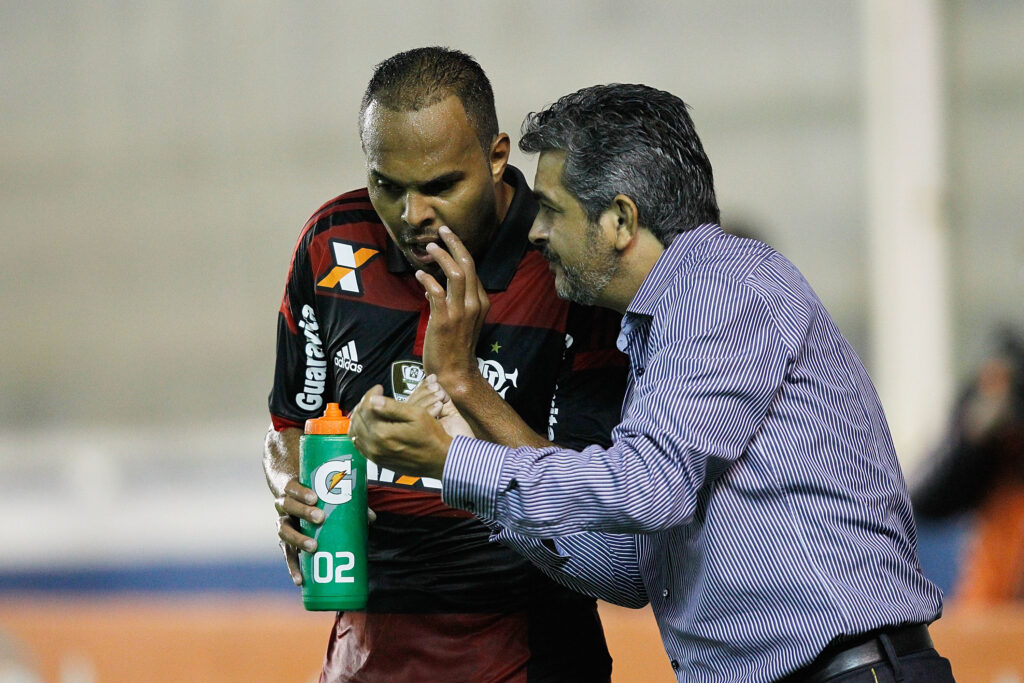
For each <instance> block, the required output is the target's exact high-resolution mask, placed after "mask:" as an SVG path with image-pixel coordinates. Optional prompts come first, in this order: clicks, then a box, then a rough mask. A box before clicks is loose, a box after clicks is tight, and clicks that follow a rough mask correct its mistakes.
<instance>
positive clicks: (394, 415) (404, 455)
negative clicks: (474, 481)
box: [349, 384, 452, 479]
mask: <svg viewBox="0 0 1024 683" xmlns="http://www.w3.org/2000/svg"><path fill="white" fill-rule="evenodd" d="M349 436H351V437H352V443H353V444H354V445H355V447H356V448H358V449H359V452H360V453H362V454H363V455H365V456H366V457H367V458H369V459H370V460H372V461H373V462H375V463H377V464H378V465H380V466H381V467H387V468H388V469H391V470H394V471H396V472H402V473H403V474H411V475H415V476H420V477H433V478H435V479H440V478H441V473H442V472H443V471H444V461H445V459H446V458H447V457H448V446H450V445H451V442H452V437H451V436H449V435H448V434H447V433H446V432H445V430H444V426H443V425H441V423H440V422H439V421H438V420H437V419H436V418H435V417H433V416H432V415H430V413H429V412H427V410H426V409H424V408H423V407H422V406H420V405H409V403H408V402H406V403H399V402H398V401H396V400H394V399H391V398H387V397H386V396H384V388H383V387H381V385H379V384H378V385H376V386H375V387H373V388H372V389H370V390H369V391H367V392H366V394H365V395H364V396H363V398H362V400H361V401H359V405H357V406H356V409H355V410H353V411H352V415H351V424H350V426H349Z"/></svg>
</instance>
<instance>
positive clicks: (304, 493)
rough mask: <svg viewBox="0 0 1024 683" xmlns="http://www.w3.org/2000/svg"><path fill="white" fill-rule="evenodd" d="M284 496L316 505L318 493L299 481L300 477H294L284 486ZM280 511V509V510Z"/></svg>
mask: <svg viewBox="0 0 1024 683" xmlns="http://www.w3.org/2000/svg"><path fill="white" fill-rule="evenodd" d="M284 497H285V498H294V499H295V500H301V501H302V502H303V503H305V504H306V505H316V493H314V492H313V489H310V488H306V487H305V486H303V485H302V484H300V483H299V479H298V477H292V478H291V479H290V480H289V481H288V483H287V484H285V486H284ZM279 512H280V511H279Z"/></svg>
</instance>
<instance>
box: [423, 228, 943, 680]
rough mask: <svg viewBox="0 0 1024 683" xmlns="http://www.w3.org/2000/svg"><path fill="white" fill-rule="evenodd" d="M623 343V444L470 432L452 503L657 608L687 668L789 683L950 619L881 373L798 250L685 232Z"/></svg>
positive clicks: (462, 446)
mask: <svg viewBox="0 0 1024 683" xmlns="http://www.w3.org/2000/svg"><path fill="white" fill-rule="evenodd" d="M619 346H620V348H621V349H622V350H623V351H625V352H626V353H627V354H628V356H629V359H630V364H631V368H630V383H629V388H628V389H627V393H626V397H625V399H624V401H623V408H622V421H621V423H620V424H619V425H618V426H617V427H616V428H615V430H614V431H613V432H612V439H613V444H612V446H611V447H610V448H607V449H604V448H600V447H597V446H592V447H589V448H587V449H585V450H583V451H571V450H566V449H559V448H557V447H551V448H543V449H536V448H518V449H510V448H505V447H503V446H498V445H495V444H490V443H487V442H483V441H478V440H475V439H468V438H466V437H457V438H456V439H454V440H453V442H452V445H451V448H450V449H449V452H448V460H447V462H446V464H445V469H444V476H443V497H444V501H445V502H446V503H447V504H448V505H451V506H454V507H459V508H462V509H465V510H469V511H472V512H474V513H476V514H477V515H478V516H480V517H481V518H483V519H485V520H488V521H489V522H490V523H491V524H492V527H493V528H494V532H495V533H494V535H493V536H492V539H493V540H497V541H499V542H502V543H504V544H506V545H509V546H511V547H513V548H515V549H516V550H518V551H519V552H520V553H522V554H523V555H525V556H527V557H528V558H530V560H531V561H533V562H534V563H535V564H536V565H537V566H539V567H540V568H541V569H542V570H544V571H545V572H546V573H548V574H549V575H551V576H552V577H553V578H555V579H556V580H558V581H560V582H561V583H563V584H565V585H567V586H570V587H572V588H575V589H577V590H579V591H581V592H584V593H588V594H590V595H594V596H596V597H599V598H601V599H604V600H607V601H610V602H614V603H617V604H621V605H626V606H630V607H640V606H642V605H644V604H646V603H647V602H650V603H651V605H652V608H653V610H654V614H655V616H656V618H657V620H658V625H659V628H660V631H661V636H662V640H663V642H664V645H665V650H666V652H667V653H668V656H669V659H670V660H671V662H672V667H673V669H675V671H676V674H677V677H678V679H679V680H680V681H772V680H775V679H777V678H779V677H781V676H784V675H786V674H788V673H790V672H792V671H795V670H797V669H799V668H800V667H802V666H804V665H806V664H808V663H809V662H811V661H812V660H813V659H814V658H815V656H816V655H817V654H818V653H819V652H821V650H822V649H824V648H825V647H826V646H827V645H828V644H829V643H830V642H831V641H833V640H835V639H839V638H843V637H849V636H855V635H859V634H863V633H867V632H869V631H872V630H875V629H878V628H881V627H886V626H897V625H902V624H915V623H928V622H931V621H933V620H934V619H936V618H937V617H938V616H939V614H940V613H941V606H942V599H941V594H940V592H939V590H938V588H936V586H935V585H934V584H932V583H931V582H930V581H928V579H926V578H925V577H924V575H923V574H922V573H921V568H920V565H919V564H918V560H917V548H916V546H917V538H916V532H915V528H914V521H913V517H912V514H911V507H910V501H909V498H908V496H907V491H906V486H905V483H904V480H903V475H902V473H901V471H900V466H899V463H898V461H897V458H896V453H895V450H894V448H893V444H892V439H891V437H890V435H889V429H888V426H887V425H886V422H885V417H884V415H883V413H882V408H881V405H880V404H879V401H878V397H877V395H876V393H875V390H874V387H873V386H872V384H871V381H870V379H869V378H868V376H867V373H866V372H865V370H864V367H863V365H862V364H861V362H860V360H859V359H858V358H857V356H856V354H855V353H854V351H853V349H852V348H851V347H850V345H849V343H848V342H847V341H846V340H845V339H844V338H843V336H842V335H841V334H840V332H839V330H838V329H837V328H836V326H835V324H834V323H833V321H832V320H831V318H830V317H829V315H828V313H827V312H826V310H825V308H824V306H823V305H822V303H821V302H820V301H819V300H818V298H817V296H816V295H815V293H814V292H813V290H812V289H811V287H810V285H808V283H807V282H806V281H805V280H804V278H803V277H802V276H801V274H800V273H799V272H798V271H797V269H796V268H795V267H794V266H793V265H792V264H791V263H790V262H789V261H787V260H786V259H785V258H784V257H782V256H781V255H780V254H779V253H777V252H776V251H774V250H773V249H771V248H770V247H768V246H766V245H764V244H762V243H760V242H757V241H754V240H747V239H741V238H738V237H735V236H731V235H728V234H726V233H724V232H723V231H722V229H721V228H720V227H718V226H717V225H710V224H709V225H703V226H701V227H699V228H697V229H694V230H691V231H688V232H686V233H683V234H681V235H679V236H678V237H676V239H675V240H674V242H673V243H672V245H671V246H670V247H669V248H668V249H667V250H666V251H665V252H664V253H663V254H662V255H661V257H660V258H659V259H658V261H657V263H656V264H655V266H654V268H653V270H652V271H651V272H650V273H649V275H648V276H647V278H646V279H645V280H644V282H643V285H642V286H641V287H640V290H639V291H638V292H637V294H636V296H635V297H634V299H633V301H632V303H631V304H630V306H629V308H628V309H627V312H626V315H625V316H624V318H623V323H622V334H621V335H620V338H619ZM545 539H547V540H545Z"/></svg>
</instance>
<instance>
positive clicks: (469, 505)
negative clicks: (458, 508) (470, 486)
mask: <svg viewBox="0 0 1024 683" xmlns="http://www.w3.org/2000/svg"><path fill="white" fill-rule="evenodd" d="M462 507H463V509H465V510H469V511H470V512H472V511H473V510H475V509H476V506H475V505H473V501H471V500H467V501H466V504H465V505H463V506H462Z"/></svg>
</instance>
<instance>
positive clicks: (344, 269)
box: [316, 240, 380, 296]
mask: <svg viewBox="0 0 1024 683" xmlns="http://www.w3.org/2000/svg"><path fill="white" fill-rule="evenodd" d="M356 246H358V245H353V244H349V243H348V242H342V241H341V240H331V251H332V252H333V254H334V267H333V268H331V270H330V271H329V272H328V273H327V275H325V276H324V277H323V278H321V279H320V281H319V282H317V283H316V286H317V287H318V288H320V289H340V290H341V291H343V292H345V293H346V294H352V295H355V296H362V295H363V280H362V278H361V277H360V276H359V270H360V269H361V268H362V267H363V266H365V265H366V264H367V263H369V262H370V260H371V259H373V257H374V256H376V255H377V254H379V253H380V251H378V250H377V249H370V248H368V247H359V249H356Z"/></svg>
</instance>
